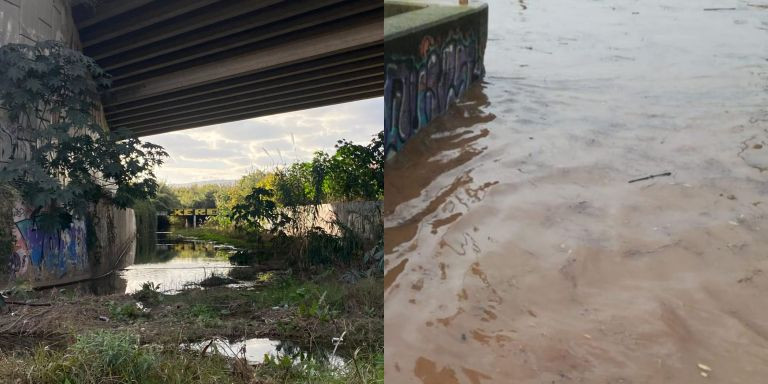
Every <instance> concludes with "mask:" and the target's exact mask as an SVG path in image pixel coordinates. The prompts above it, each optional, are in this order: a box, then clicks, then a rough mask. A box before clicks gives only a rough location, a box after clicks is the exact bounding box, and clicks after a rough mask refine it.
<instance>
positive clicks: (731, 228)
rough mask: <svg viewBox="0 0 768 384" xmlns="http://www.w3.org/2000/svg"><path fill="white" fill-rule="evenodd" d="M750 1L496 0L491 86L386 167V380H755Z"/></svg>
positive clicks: (754, 51)
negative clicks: (669, 173) (662, 174)
mask: <svg viewBox="0 0 768 384" xmlns="http://www.w3.org/2000/svg"><path fill="white" fill-rule="evenodd" d="M451 3H452V2H451ZM760 5H761V4H760V2H749V3H747V2H745V1H719V2H713V1H704V2H702V1H693V0H689V1H674V2H672V1H654V0H649V1H642V2H638V1H629V0H626V1H623V0H613V1H607V0H605V1H588V2H587V1H582V2H572V1H561V0H547V1H543V0H540V1H526V2H523V1H491V2H490V25H489V39H488V40H489V41H488V48H487V51H486V67H487V77H486V81H485V83H484V84H482V85H479V86H476V87H475V88H473V89H472V90H471V92H470V94H469V95H468V97H467V98H466V100H464V101H463V102H462V103H461V104H460V105H458V106H457V107H455V108H453V109H452V111H451V113H450V115H449V116H447V117H446V118H442V119H439V120H438V121H437V122H436V123H434V124H432V125H431V126H430V127H428V128H427V129H426V130H425V131H423V132H421V133H420V134H419V135H417V136H416V137H415V138H413V139H412V140H411V141H410V142H409V143H408V144H407V145H406V147H405V148H404V150H403V151H402V152H401V153H399V154H398V155H397V156H396V157H395V158H394V159H392V161H390V162H389V163H388V164H387V168H386V172H385V189H386V194H385V207H384V210H385V228H386V229H385V247H386V250H387V256H386V268H387V272H386V278H385V328H386V333H385V344H386V349H385V361H386V381H387V383H404V384H407V383H423V384H451V383H469V384H479V383H482V384H486V383H625V384H627V383H694V382H712V383H759V382H765V377H766V376H767V375H768V305H766V304H768V296H766V292H767V291H768V274H767V273H765V271H768V172H765V171H766V170H768V10H767V9H766V7H764V6H760ZM709 8H723V9H722V10H705V9H709ZM726 8H735V9H733V10H731V9H726ZM664 172H671V173H672V175H671V176H667V177H657V178H653V179H649V180H644V181H638V182H635V183H628V181H630V180H633V179H637V178H641V177H644V176H648V175H654V174H660V173H664ZM701 366H704V367H705V368H709V369H710V370H706V369H704V368H702V367H701ZM705 375H706V377H705Z"/></svg>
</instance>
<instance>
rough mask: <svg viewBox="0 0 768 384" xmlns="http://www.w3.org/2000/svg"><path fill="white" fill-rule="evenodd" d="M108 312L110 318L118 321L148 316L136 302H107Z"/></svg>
mask: <svg viewBox="0 0 768 384" xmlns="http://www.w3.org/2000/svg"><path fill="white" fill-rule="evenodd" d="M108 308H109V314H110V315H111V317H112V319H115V320H120V321H131V320H136V319H141V318H147V317H149V314H148V313H147V312H145V311H144V310H143V309H141V308H139V307H138V306H137V305H136V303H132V302H128V303H122V304H120V303H115V302H110V303H108Z"/></svg>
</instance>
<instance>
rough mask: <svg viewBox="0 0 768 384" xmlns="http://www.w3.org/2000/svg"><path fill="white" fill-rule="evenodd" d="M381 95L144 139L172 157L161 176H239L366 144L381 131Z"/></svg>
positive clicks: (170, 179)
mask: <svg viewBox="0 0 768 384" xmlns="http://www.w3.org/2000/svg"><path fill="white" fill-rule="evenodd" d="M383 104H384V102H383V100H382V99H381V98H375V99H368V100H361V101H355V102H351V103H344V104H336V105H331V106H328V107H321V108H313V109H307V110H303V111H297V112H289V113H282V114H279V115H272V116H265V117H259V118H255V119H248V120H242V121H237V122H233V123H226V124H216V125H210V126H207V127H201V128H194V129H188V130H184V131H178V132H171V133H164V134H160V135H154V136H146V137H143V138H142V140H144V141H149V142H151V143H154V144H159V145H162V146H163V147H165V150H166V151H167V152H168V154H169V155H170V157H169V158H168V159H166V162H165V164H163V165H162V166H161V167H159V168H158V169H156V171H155V172H156V175H157V177H158V179H159V180H162V181H165V182H167V183H169V184H183V183H189V182H199V181H206V180H236V179H239V178H240V177H241V176H243V175H245V174H246V173H248V172H249V171H251V170H255V169H261V170H270V169H272V168H274V167H275V166H279V165H286V164H290V163H293V162H295V161H305V160H309V159H311V158H312V154H313V153H314V152H315V151H317V150H323V151H326V152H328V153H333V152H334V145H335V144H336V141H337V140H339V139H342V138H343V139H347V140H350V141H353V142H355V143H359V144H364V143H368V142H370V141H371V138H372V137H373V136H374V135H375V134H376V133H378V132H379V131H381V129H382V126H383V125H382V124H383V121H384V109H383Z"/></svg>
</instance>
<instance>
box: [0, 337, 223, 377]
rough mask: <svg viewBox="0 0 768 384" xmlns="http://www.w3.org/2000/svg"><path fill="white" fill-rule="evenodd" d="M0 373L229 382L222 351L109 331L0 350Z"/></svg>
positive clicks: (11, 375)
mask: <svg viewBox="0 0 768 384" xmlns="http://www.w3.org/2000/svg"><path fill="white" fill-rule="evenodd" d="M0 375H2V377H3V378H4V379H8V380H9V382H13V383H19V384H61V383H72V384H74V383H78V384H99V383H148V384H160V383H172V384H181V383H192V384H203V383H232V380H231V379H230V377H229V362H228V361H227V360H226V359H225V358H223V357H216V356H210V357H202V356H199V355H197V354H193V353H189V352H184V351H179V350H177V349H176V348H173V349H166V348H163V347H161V346H157V345H147V346H140V345H139V340H138V338H137V337H136V336H134V335H131V334H129V333H123V332H111V331H98V332H91V333H85V334H82V335H79V336H77V340H76V342H75V343H74V344H72V345H71V346H69V347H67V348H65V349H63V350H52V349H49V348H46V347H38V348H36V349H35V350H34V351H32V352H31V353H26V354H20V355H18V354H17V355H0Z"/></svg>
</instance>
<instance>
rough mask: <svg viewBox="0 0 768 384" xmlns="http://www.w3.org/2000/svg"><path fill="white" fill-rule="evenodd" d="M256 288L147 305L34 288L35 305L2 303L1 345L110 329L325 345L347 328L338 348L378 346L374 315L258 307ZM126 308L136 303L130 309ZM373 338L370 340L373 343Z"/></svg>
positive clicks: (197, 293)
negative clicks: (327, 314) (304, 312)
mask: <svg viewBox="0 0 768 384" xmlns="http://www.w3.org/2000/svg"><path fill="white" fill-rule="evenodd" d="M259 295H260V292H259V289H258V288H255V289H248V288H229V287H215V288H206V289H199V288H195V289H186V290H184V291H182V292H181V293H179V294H176V295H163V297H162V299H160V300H159V302H156V303H153V304H148V303H147V302H146V301H143V303H144V304H143V305H142V307H143V308H144V309H138V308H137V307H136V305H137V303H139V302H140V301H139V300H137V299H135V298H134V297H132V296H130V295H123V294H114V295H107V296H91V295H76V296H70V295H65V294H59V293H58V292H57V291H47V292H44V293H39V294H36V295H34V296H36V297H34V298H28V299H26V300H23V301H25V302H30V303H37V304H45V305H37V306H27V305H13V304H11V305H9V310H10V312H9V313H6V314H5V315H3V316H0V340H3V342H2V348H0V349H2V350H4V351H8V350H14V349H20V348H29V347H34V346H36V344H38V343H43V344H46V345H51V346H56V345H62V346H64V345H67V344H69V343H70V342H71V341H72V339H73V338H74V337H75V336H76V335H78V334H82V333H85V332H88V331H92V330H99V329H111V330H119V331H126V332H130V333H133V334H136V335H139V336H140V338H141V342H142V343H144V344H161V345H180V344H182V343H188V342H198V341H202V340H209V339H212V338H225V339H229V340H233V341H235V340H242V339H248V338H270V339H275V340H284V341H291V342H294V343H296V344H297V345H300V346H303V347H311V348H316V347H321V348H328V347H329V346H330V345H331V342H330V340H331V339H332V338H333V337H338V336H339V335H341V334H342V332H344V331H347V333H348V335H349V336H347V337H346V338H345V340H346V344H345V345H342V346H341V347H340V350H341V349H345V348H346V349H349V348H353V349H354V348H356V347H360V346H364V345H369V344H370V345H372V346H373V345H377V344H378V345H380V344H381V341H380V339H381V337H382V336H381V335H382V334H383V330H382V329H381V326H382V324H381V320H380V319H377V316H373V315H368V314H363V313H359V312H357V311H350V312H343V313H339V314H336V315H334V316H333V317H331V318H328V319H321V318H318V317H316V316H311V315H302V314H300V313H299V309H298V308H297V307H296V306H293V305H291V306H263V305H261V303H259V298H258V296H259ZM134 308H137V309H135V310H134ZM377 340H378V341H377Z"/></svg>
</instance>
